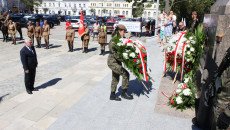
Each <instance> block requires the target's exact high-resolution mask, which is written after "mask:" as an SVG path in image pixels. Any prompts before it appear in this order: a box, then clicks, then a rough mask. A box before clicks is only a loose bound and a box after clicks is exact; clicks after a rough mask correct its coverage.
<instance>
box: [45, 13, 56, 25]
mask: <svg viewBox="0 0 230 130" xmlns="http://www.w3.org/2000/svg"><path fill="white" fill-rule="evenodd" d="M43 19H49V20H51V21H52V22H53V23H54V24H55V25H60V20H59V19H58V17H57V15H43Z"/></svg>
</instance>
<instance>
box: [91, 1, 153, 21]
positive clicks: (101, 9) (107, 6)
mask: <svg viewBox="0 0 230 130" xmlns="http://www.w3.org/2000/svg"><path fill="white" fill-rule="evenodd" d="M133 3H134V1H133V2H130V3H129V2H126V1H125V0H90V1H89V11H90V13H91V15H93V14H95V15H97V16H116V15H124V16H125V17H126V18H132V17H133V16H132V8H133ZM144 5H145V6H146V5H147V3H144ZM92 9H94V10H95V12H93V11H92ZM155 15H156V3H153V4H151V7H146V8H145V10H144V12H143V15H142V17H144V18H148V17H151V18H155ZM140 17H141V16H140Z"/></svg>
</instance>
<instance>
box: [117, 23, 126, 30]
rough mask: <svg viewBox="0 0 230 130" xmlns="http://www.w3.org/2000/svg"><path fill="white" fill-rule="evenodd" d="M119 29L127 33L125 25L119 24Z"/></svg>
mask: <svg viewBox="0 0 230 130" xmlns="http://www.w3.org/2000/svg"><path fill="white" fill-rule="evenodd" d="M117 28H118V30H125V31H127V29H126V27H125V26H124V25H123V24H118V25H117Z"/></svg>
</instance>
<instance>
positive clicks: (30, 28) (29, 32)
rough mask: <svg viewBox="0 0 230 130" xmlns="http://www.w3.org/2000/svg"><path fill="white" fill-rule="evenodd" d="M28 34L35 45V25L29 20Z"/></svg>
mask: <svg viewBox="0 0 230 130" xmlns="http://www.w3.org/2000/svg"><path fill="white" fill-rule="evenodd" d="M27 29H28V30H27V35H28V37H29V38H30V39H31V41H32V44H33V45H34V25H32V22H31V21H29V26H28V27H27Z"/></svg>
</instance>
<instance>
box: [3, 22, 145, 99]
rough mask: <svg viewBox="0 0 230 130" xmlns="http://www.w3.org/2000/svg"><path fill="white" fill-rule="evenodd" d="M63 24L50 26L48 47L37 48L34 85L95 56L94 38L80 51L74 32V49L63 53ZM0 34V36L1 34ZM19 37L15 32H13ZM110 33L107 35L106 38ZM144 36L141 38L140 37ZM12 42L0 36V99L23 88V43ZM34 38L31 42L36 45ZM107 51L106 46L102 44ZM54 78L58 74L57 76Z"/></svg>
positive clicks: (79, 43) (96, 44) (8, 96)
mask: <svg viewBox="0 0 230 130" xmlns="http://www.w3.org/2000/svg"><path fill="white" fill-rule="evenodd" d="M64 27H65V23H61V25H60V26H55V27H54V28H53V29H51V35H50V45H51V47H50V48H51V49H50V50H46V49H43V48H41V49H39V48H37V49H36V51H37V55H38V68H37V74H36V82H35V87H36V86H39V85H41V84H43V83H46V82H48V79H49V77H50V76H53V75H55V74H56V73H58V72H62V71H63V70H66V69H68V68H70V67H72V66H74V65H76V64H78V63H79V62H82V61H84V60H86V59H88V58H90V57H92V56H94V55H98V54H99V51H100V48H99V44H98V42H97V41H95V40H94V41H92V40H93V38H92V37H91V39H90V42H89V51H90V52H89V53H88V54H83V53H82V50H81V41H80V38H79V36H78V34H77V32H76V33H75V35H76V36H75V41H74V50H75V51H74V52H73V53H70V52H67V50H68V47H67V43H66V41H65V40H64V39H65V28H64ZM22 30H23V37H24V39H28V37H27V35H26V31H27V30H26V29H25V28H23V29H22ZM1 36H2V35H1V33H0V38H2V37H1ZM16 37H19V34H18V33H17V34H16ZM109 39H110V34H109V35H108V40H109ZM142 39H144V38H142ZM11 43H12V42H11V41H9V42H7V43H6V42H2V39H0V61H1V62H0V98H1V100H6V99H9V98H11V97H13V96H15V95H17V94H18V93H20V92H22V91H24V90H25V87H24V73H23V69H22V65H21V61H20V55H19V52H20V49H21V48H22V47H23V46H24V40H22V41H19V40H17V45H12V44H11ZM36 44H37V43H36V41H35V45H36ZM42 45H43V46H44V39H43V38H42ZM106 51H108V47H106ZM57 78H58V77H57Z"/></svg>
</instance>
